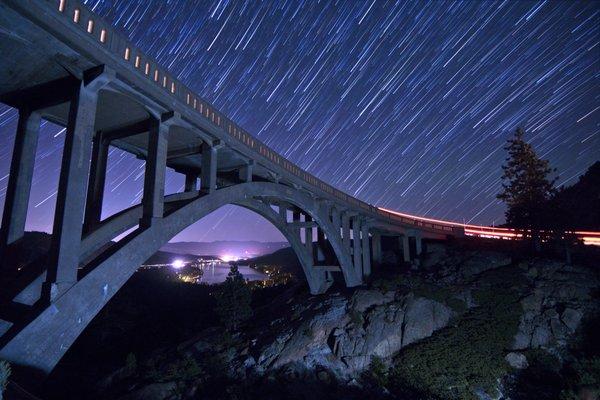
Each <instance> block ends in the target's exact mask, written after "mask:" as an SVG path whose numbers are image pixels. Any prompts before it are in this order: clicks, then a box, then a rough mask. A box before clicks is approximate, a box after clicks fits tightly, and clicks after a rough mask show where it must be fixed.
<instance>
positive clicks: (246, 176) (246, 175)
mask: <svg viewBox="0 0 600 400" xmlns="http://www.w3.org/2000/svg"><path fill="white" fill-rule="evenodd" d="M253 169H254V161H252V160H250V161H249V162H248V164H246V165H244V166H242V167H241V168H240V170H239V172H238V174H239V178H240V180H241V181H242V182H252V171H253Z"/></svg>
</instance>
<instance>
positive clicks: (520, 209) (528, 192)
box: [498, 128, 556, 239]
mask: <svg viewBox="0 0 600 400" xmlns="http://www.w3.org/2000/svg"><path fill="white" fill-rule="evenodd" d="M524 136H525V132H524V131H523V129H521V128H517V130H516V132H515V135H514V136H513V137H512V138H510V139H509V140H508V144H507V145H506V147H505V150H507V151H508V157H507V158H506V162H505V164H504V165H503V166H502V169H503V171H504V173H503V174H502V192H501V193H500V194H498V198H499V199H500V200H502V201H504V203H505V204H506V206H507V209H506V213H505V215H506V223H507V225H508V226H510V227H513V228H517V229H519V230H521V231H522V232H523V233H524V234H525V235H526V236H529V235H531V237H533V238H534V239H535V238H537V237H539V231H540V229H542V228H543V227H544V225H545V221H544V217H545V216H546V215H547V210H546V207H547V203H548V200H549V199H550V198H551V197H552V195H553V193H554V192H555V189H554V183H555V182H556V178H554V179H550V178H549V177H548V176H549V175H550V174H551V173H554V172H555V171H556V170H555V169H553V168H551V167H550V165H549V163H548V161H547V160H542V159H540V158H539V157H538V155H537V154H536V153H535V151H534V150H533V147H532V146H531V145H530V144H529V143H527V142H526V141H525V140H524Z"/></svg>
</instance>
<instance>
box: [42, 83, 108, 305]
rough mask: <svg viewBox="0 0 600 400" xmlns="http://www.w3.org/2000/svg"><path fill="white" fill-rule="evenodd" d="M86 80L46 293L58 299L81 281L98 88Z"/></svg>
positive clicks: (71, 127) (72, 129)
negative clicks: (81, 252)
mask: <svg viewBox="0 0 600 400" xmlns="http://www.w3.org/2000/svg"><path fill="white" fill-rule="evenodd" d="M94 86H95V85H90V86H86V85H84V83H83V82H82V83H81V84H80V86H79V87H78V88H77V89H76V90H75V92H74V94H73V97H72V99H71V104H70V109H69V119H68V122H67V129H66V136H65V145H64V149H63V158H62V165H61V170H60V180H59V184H58V193H57V197H56V211H55V214H54V227H53V230H52V245H51V250H50V253H49V257H48V272H47V274H46V284H45V285H44V295H45V297H46V298H47V299H48V300H50V301H54V300H55V299H56V298H57V297H58V296H60V295H61V294H62V293H63V292H64V291H65V290H67V289H68V288H69V287H71V286H72V285H74V284H75V283H76V282H77V268H78V265H79V254H80V244H81V234H82V230H83V217H84V209H85V201H86V184H87V181H88V171H89V168H90V156H91V154H90V153H91V150H92V137H93V132H94V124H95V119H96V105H97V102H98V89H99V88H98V87H94Z"/></svg>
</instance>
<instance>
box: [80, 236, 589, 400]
mask: <svg viewBox="0 0 600 400" xmlns="http://www.w3.org/2000/svg"><path fill="white" fill-rule="evenodd" d="M428 247H429V252H428V253H427V254H426V255H424V257H423V259H422V260H421V265H422V267H421V269H420V270H417V271H415V270H400V269H399V268H398V269H396V268H394V269H392V270H391V271H388V273H387V274H385V275H384V276H380V277H378V278H376V279H374V280H373V282H371V284H370V285H369V286H368V287H364V288H360V289H356V290H349V291H339V292H337V293H335V292H334V293H330V294H326V295H322V296H310V295H309V294H308V293H306V292H305V290H304V289H302V288H298V287H297V286H296V287H291V288H288V289H286V290H283V291H279V292H278V293H277V294H276V295H275V296H270V295H267V296H264V298H263V299H262V300H261V301H258V302H256V304H255V305H256V307H255V315H254V317H253V318H252V319H251V320H250V321H248V322H247V323H246V324H245V325H244V326H243V327H241V328H240V329H239V330H238V331H237V332H227V331H225V330H224V329H223V328H221V327H219V326H211V327H210V328H206V329H204V330H201V331H196V333H195V334H193V335H191V336H190V337H189V338H188V339H187V340H184V341H180V342H178V343H172V344H169V345H164V346H160V347H159V348H157V349H155V350H154V351H146V352H144V353H141V354H140V353H138V354H134V353H132V354H130V355H129V356H127V357H126V359H125V360H123V364H122V365H123V366H122V367H121V368H120V369H118V370H116V371H114V372H112V373H111V374H109V375H108V376H105V377H103V378H102V379H101V380H99V382H98V383H97V385H96V387H95V388H93V390H88V392H87V393H86V396H87V398H110V399H129V400H133V399H149V400H152V399H157V400H158V399H170V400H171V399H172V400H175V399H266V398H268V399H277V398H281V399H339V398H344V399H365V398H373V399H377V398H381V399H412V398H414V399H428V398H431V399H501V398H504V399H526V398H539V399H551V398H562V399H571V398H572V399H575V398H578V397H577V396H584V395H588V394H590V393H591V396H592V397H589V398H591V399H594V398H597V394H598V382H600V377H598V375H599V374H600V357H599V355H600V354H599V352H598V343H597V339H596V338H595V337H594V335H596V334H597V328H598V324H597V320H598V319H597V315H598V306H599V304H598V292H599V288H600V279H599V276H598V269H594V268H590V267H582V266H572V265H565V264H564V263H561V262H557V261H550V260H544V259H534V260H528V261H519V260H513V259H512V258H511V257H510V256H508V255H507V254H506V253H503V252H494V251H481V250H480V251H468V250H461V249H455V248H446V247H444V246H440V245H433V244H430V245H429V246H428ZM548 376H550V377H552V378H553V379H554V380H553V383H552V385H548V383H547V382H546V381H545V379H546V378H545V377H548ZM88 389H89V388H88ZM90 392H93V393H92V394H90ZM569 396H571V397H569ZM573 396H574V397H573ZM593 396H596V397H593ZM582 398H583V397H582Z"/></svg>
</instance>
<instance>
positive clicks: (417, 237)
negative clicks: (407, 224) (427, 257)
mask: <svg viewBox="0 0 600 400" xmlns="http://www.w3.org/2000/svg"><path fill="white" fill-rule="evenodd" d="M415 248H416V253H417V254H416V255H417V256H420V255H421V253H422V252H423V243H422V241H421V234H420V233H417V234H415Z"/></svg>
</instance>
